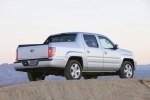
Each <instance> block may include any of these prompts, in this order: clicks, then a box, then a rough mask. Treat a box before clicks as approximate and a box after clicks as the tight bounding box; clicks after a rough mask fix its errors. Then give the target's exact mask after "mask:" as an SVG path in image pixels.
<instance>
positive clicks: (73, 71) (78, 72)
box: [64, 60, 82, 80]
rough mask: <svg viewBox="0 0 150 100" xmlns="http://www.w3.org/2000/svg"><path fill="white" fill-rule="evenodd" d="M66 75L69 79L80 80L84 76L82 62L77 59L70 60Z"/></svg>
mask: <svg viewBox="0 0 150 100" xmlns="http://www.w3.org/2000/svg"><path fill="white" fill-rule="evenodd" d="M64 75H65V77H66V79H67V80H79V79H80V78H81V76H82V67H81V64H80V63H79V62H78V61H76V60H70V61H69V62H68V64H67V66H66V68H65V71H64Z"/></svg>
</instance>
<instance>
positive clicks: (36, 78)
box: [28, 72, 45, 81]
mask: <svg viewBox="0 0 150 100" xmlns="http://www.w3.org/2000/svg"><path fill="white" fill-rule="evenodd" d="M28 79H29V81H39V80H44V79H45V76H44V75H43V74H40V73H31V72H28Z"/></svg>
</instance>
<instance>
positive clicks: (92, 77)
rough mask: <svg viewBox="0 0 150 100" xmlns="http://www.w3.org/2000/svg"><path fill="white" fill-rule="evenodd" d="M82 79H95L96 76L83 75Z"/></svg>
mask: <svg viewBox="0 0 150 100" xmlns="http://www.w3.org/2000/svg"><path fill="white" fill-rule="evenodd" d="M83 77H84V79H97V76H83Z"/></svg>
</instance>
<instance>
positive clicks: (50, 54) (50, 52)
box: [48, 47, 56, 58]
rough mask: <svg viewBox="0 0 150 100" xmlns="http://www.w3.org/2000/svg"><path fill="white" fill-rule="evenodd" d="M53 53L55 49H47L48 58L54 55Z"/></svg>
mask: <svg viewBox="0 0 150 100" xmlns="http://www.w3.org/2000/svg"><path fill="white" fill-rule="evenodd" d="M55 51H56V48H55V47H48V58H50V57H53V56H54V55H55Z"/></svg>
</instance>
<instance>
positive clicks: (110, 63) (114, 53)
mask: <svg viewBox="0 0 150 100" xmlns="http://www.w3.org/2000/svg"><path fill="white" fill-rule="evenodd" d="M98 38H99V42H100V44H101V46H102V48H103V51H104V69H103V70H104V71H116V70H118V69H119V68H120V63H121V59H120V51H119V49H115V47H114V44H113V43H112V42H111V41H110V40H109V39H108V38H106V37H103V36H99V37H98Z"/></svg>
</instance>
